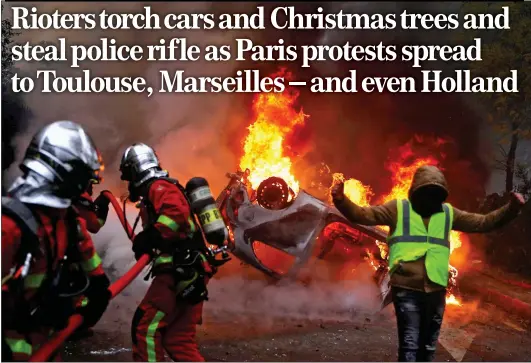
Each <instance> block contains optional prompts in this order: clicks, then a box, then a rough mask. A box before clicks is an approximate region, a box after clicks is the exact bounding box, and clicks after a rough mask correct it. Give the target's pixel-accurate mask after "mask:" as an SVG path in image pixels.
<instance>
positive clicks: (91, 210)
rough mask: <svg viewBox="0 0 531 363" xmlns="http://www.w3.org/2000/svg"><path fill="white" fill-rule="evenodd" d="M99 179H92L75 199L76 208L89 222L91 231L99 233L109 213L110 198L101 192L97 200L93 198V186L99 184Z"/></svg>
mask: <svg viewBox="0 0 531 363" xmlns="http://www.w3.org/2000/svg"><path fill="white" fill-rule="evenodd" d="M99 182H100V181H99V180H92V181H91V182H90V183H89V186H88V188H87V190H85V191H84V192H83V194H81V195H80V196H79V197H78V198H76V199H75V200H74V203H73V204H74V208H75V209H76V211H77V212H78V214H79V215H80V216H81V218H83V219H84V220H85V222H86V224H87V230H88V231H89V232H90V233H98V232H99V231H100V229H101V228H102V227H103V226H104V225H105V222H106V221H107V215H108V214H109V203H110V201H109V198H107V197H106V196H105V194H103V193H100V195H98V197H97V198H96V200H93V199H92V195H93V186H94V184H99Z"/></svg>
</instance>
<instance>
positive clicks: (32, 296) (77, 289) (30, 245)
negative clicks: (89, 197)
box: [2, 121, 110, 361]
mask: <svg viewBox="0 0 531 363" xmlns="http://www.w3.org/2000/svg"><path fill="white" fill-rule="evenodd" d="M101 167H102V162H101V157H100V155H99V152H98V151H97V149H96V148H95V146H94V143H93V141H92V140H91V138H90V137H89V136H88V135H87V134H86V133H85V131H84V130H83V129H82V128H81V127H80V126H79V125H77V124H75V123H73V122H70V121H59V122H54V123H52V124H50V125H48V126H46V127H44V128H43V129H42V130H41V131H40V132H38V133H37V134H36V135H35V136H34V138H33V139H32V141H31V143H30V145H29V147H28V149H27V151H26V155H25V158H24V160H23V162H22V164H21V169H22V171H23V175H22V176H21V177H19V178H18V179H17V180H16V181H15V182H14V184H13V185H12V186H11V188H10V189H9V191H8V197H7V198H2V361H26V360H28V359H29V357H30V356H31V355H32V353H33V352H34V351H35V349H36V347H38V346H39V345H41V344H42V343H44V342H45V341H47V340H48V339H49V337H50V334H51V333H52V332H53V331H54V330H57V329H61V328H63V327H64V326H65V324H66V322H67V319H68V317H69V316H70V315H72V314H74V313H80V314H81V315H83V317H84V323H83V327H84V328H86V327H90V326H93V325H95V324H96V322H97V321H98V320H99V319H100V317H101V315H102V314H103V312H104V311H105V309H106V307H107V305H108V303H109V299H110V292H109V290H108V286H109V279H108V278H107V276H106V275H105V273H104V271H103V269H102V265H101V260H100V258H99V256H98V254H97V253H96V251H95V248H94V245H93V243H92V240H91V238H90V235H89V233H88V232H87V230H86V224H85V222H84V220H83V219H82V218H80V217H79V215H78V214H77V213H76V212H75V211H74V210H73V209H72V208H71V205H72V200H73V199H75V198H76V197H78V196H79V195H80V194H81V193H82V192H83V191H84V190H85V189H86V188H87V186H88V183H89V182H90V180H94V179H95V180H97V179H99V171H100V169H101ZM73 299H76V301H79V304H77V306H74V304H73V301H74V300H73ZM56 358H57V359H58V357H56Z"/></svg>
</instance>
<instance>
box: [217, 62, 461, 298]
mask: <svg viewBox="0 0 531 363" xmlns="http://www.w3.org/2000/svg"><path fill="white" fill-rule="evenodd" d="M279 73H281V74H283V75H284V76H285V77H287V78H290V77H291V75H290V74H289V73H288V72H286V71H285V70H281V71H280V72H279ZM298 96H299V93H298V91H297V90H295V89H289V88H288V89H286V91H285V92H284V93H267V94H258V95H257V96H256V97H255V100H254V103H253V111H254V115H255V119H254V121H253V122H252V123H251V125H250V126H249V127H248V131H249V132H248V135H247V137H246V138H245V141H244V145H243V152H244V153H243V155H242V157H241V159H240V165H239V166H240V169H241V170H244V171H238V172H237V173H231V174H227V177H229V178H230V181H229V183H228V185H227V187H226V188H225V189H224V190H223V191H222V193H221V194H220V196H219V197H218V200H217V203H218V206H219V208H220V210H221V212H222V214H223V216H224V218H225V219H226V221H227V225H229V226H230V227H229V228H230V245H231V248H232V250H233V253H234V254H235V255H236V256H237V257H239V258H240V259H241V260H242V261H243V262H245V263H247V264H250V265H252V266H254V267H255V268H257V269H259V270H260V271H262V272H264V273H266V274H267V275H269V276H271V277H274V278H277V279H280V278H282V277H297V278H300V276H298V274H299V272H300V270H301V269H302V268H303V267H304V266H305V265H306V264H308V263H309V260H310V259H311V258H312V257H316V258H318V259H324V260H332V261H336V262H337V263H339V264H344V263H346V262H347V261H349V262H351V261H352V260H358V262H363V261H365V262H366V263H368V264H369V265H370V266H372V268H373V270H374V276H373V278H374V280H375V282H376V283H377V284H378V286H379V288H380V291H381V292H382V298H383V303H384V305H385V304H387V303H389V302H390V300H389V296H388V295H389V294H388V282H389V276H388V263H387V258H388V250H387V245H386V243H385V242H383V241H384V240H385V238H386V235H387V233H388V231H387V229H386V228H387V227H379V228H371V227H366V226H360V225H353V224H351V223H350V222H348V221H347V220H346V219H345V218H344V217H343V216H342V215H341V214H340V213H339V212H338V211H337V210H336V209H335V208H334V207H332V206H331V205H330V203H327V202H325V201H323V200H320V199H318V198H315V197H314V196H312V195H310V194H308V193H307V192H306V191H304V190H302V189H301V188H300V184H299V180H298V178H297V177H296V176H295V173H294V170H293V161H294V160H293V157H292V156H290V154H291V152H292V150H291V146H292V145H290V143H289V140H290V136H292V135H293V133H294V130H296V128H297V127H303V126H304V124H305V120H306V119H307V118H308V117H309V116H308V115H306V114H304V112H303V110H302V109H301V110H299V111H297V110H296V108H295V103H296V101H297V98H298ZM417 141H422V140H420V139H418V138H417ZM445 142H446V141H445V140H443V139H436V140H435V141H434V142H432V144H433V146H435V147H436V148H438V147H439V146H441V145H443V144H444V143H445ZM398 154H399V155H400V157H399V158H398V159H396V160H392V161H390V162H389V163H388V164H387V169H388V170H389V171H390V172H391V174H392V182H393V187H392V189H391V191H390V192H389V193H388V194H386V195H383V196H380V197H379V198H376V199H373V198H374V197H375V194H374V192H373V191H372V188H371V187H370V186H367V185H364V184H363V183H362V182H361V181H359V180H357V179H346V178H345V176H344V175H343V174H342V173H331V172H330V170H329V168H327V170H328V172H329V174H330V175H329V176H330V177H331V178H332V180H333V181H334V182H335V181H343V182H345V195H346V196H347V197H348V198H349V199H351V200H352V201H354V202H355V203H357V204H358V205H361V206H368V205H369V204H370V202H371V201H373V200H376V201H377V202H378V203H385V202H387V201H390V200H392V199H400V198H407V196H408V195H407V193H408V189H409V186H410V184H411V180H412V178H413V174H414V172H415V170H416V169H417V168H418V167H420V166H422V165H439V160H438V159H437V158H435V157H434V156H432V155H428V156H425V157H417V156H416V154H415V153H414V152H413V149H412V145H411V144H406V145H404V146H403V147H401V148H400V149H399V150H398ZM441 157H444V155H442V156H441ZM463 238H464V236H463V235H462V234H461V233H459V232H455V231H452V235H451V251H454V250H455V249H456V248H459V247H460V246H461V244H462V239H463ZM339 245H340V246H341V247H340V251H342V253H343V254H344V256H343V257H342V258H338V256H334V254H333V253H331V252H330V251H332V250H333V249H334V248H336V249H337V248H338V247H337V246H339ZM341 248H342V249H341ZM263 250H267V253H266V254H268V255H269V257H270V260H273V261H274V262H273V264H271V262H270V263H267V262H266V258H262V257H260V258H259V255H263V253H264V252H263ZM352 250H355V251H357V252H356V253H355V254H353V255H351V252H352ZM359 251H362V252H361V253H358V252H359ZM273 255H274V256H273ZM271 257H272V258H271ZM281 260H284V261H287V263H281ZM340 260H341V261H340ZM457 275H458V271H457V269H456V268H455V267H453V266H450V288H449V289H448V295H447V303H448V304H454V305H460V301H459V299H458V298H457V297H456V296H455V294H456V291H457V287H456V278H457ZM386 297H387V298H386Z"/></svg>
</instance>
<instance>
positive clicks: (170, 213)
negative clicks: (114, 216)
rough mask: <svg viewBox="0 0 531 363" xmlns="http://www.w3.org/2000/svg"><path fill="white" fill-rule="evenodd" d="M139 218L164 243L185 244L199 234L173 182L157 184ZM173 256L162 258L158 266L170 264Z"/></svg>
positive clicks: (153, 185) (151, 186) (162, 181)
mask: <svg viewBox="0 0 531 363" xmlns="http://www.w3.org/2000/svg"><path fill="white" fill-rule="evenodd" d="M140 217H141V218H142V225H143V226H144V228H147V227H148V226H151V225H154V227H155V228H156V229H157V230H158V231H159V232H160V234H161V237H162V238H163V239H167V240H168V241H174V242H175V241H178V240H184V239H187V238H189V237H191V235H192V234H193V233H194V232H195V231H196V226H195V223H194V220H193V218H192V214H191V211H190V207H189V205H188V201H187V200H186V197H185V196H184V194H183V193H182V192H181V190H180V189H179V188H178V187H177V186H176V185H174V184H172V183H171V182H169V181H167V180H164V179H159V180H155V181H154V182H153V183H152V184H151V185H150V186H149V190H148V192H147V201H146V202H144V203H142V204H141V207H140ZM171 261H172V260H171V256H169V255H165V254H163V255H161V256H159V257H158V258H157V260H156V261H155V266H159V265H162V264H166V263H171Z"/></svg>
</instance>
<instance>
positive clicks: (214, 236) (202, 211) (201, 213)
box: [185, 177, 229, 246]
mask: <svg viewBox="0 0 531 363" xmlns="http://www.w3.org/2000/svg"><path fill="white" fill-rule="evenodd" d="M185 190H186V195H187V196H188V199H189V200H190V205H191V207H192V212H193V213H195V214H196V215H197V217H198V219H199V223H200V224H201V227H202V229H203V232H204V234H205V238H206V240H207V241H208V243H210V244H213V245H217V246H222V245H223V242H225V241H226V240H227V238H228V237H229V232H228V230H227V226H226V225H225V222H224V221H223V217H222V216H221V212H220V211H219V209H218V207H217V206H216V201H215V200H214V197H213V196H212V192H211V191H210V187H209V185H208V182H207V181H206V179H204V178H200V177H195V178H192V179H190V180H189V181H188V183H186V188H185Z"/></svg>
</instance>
